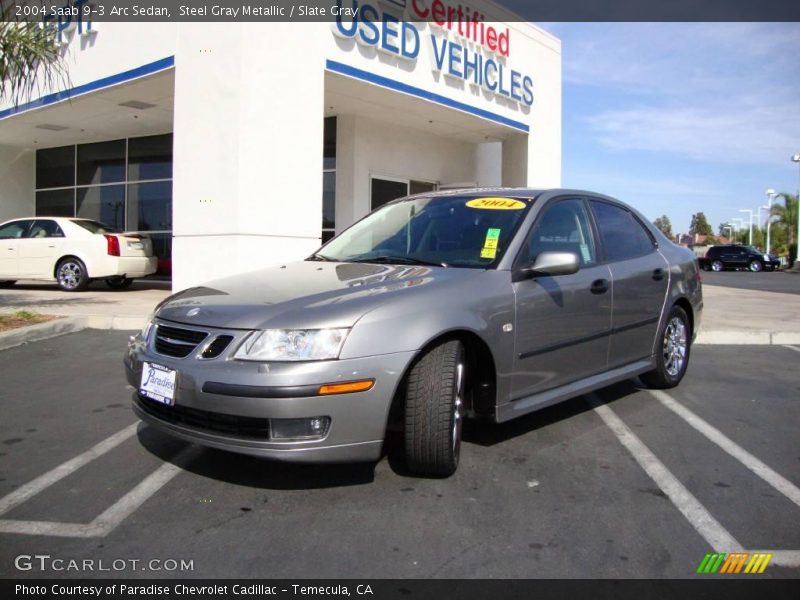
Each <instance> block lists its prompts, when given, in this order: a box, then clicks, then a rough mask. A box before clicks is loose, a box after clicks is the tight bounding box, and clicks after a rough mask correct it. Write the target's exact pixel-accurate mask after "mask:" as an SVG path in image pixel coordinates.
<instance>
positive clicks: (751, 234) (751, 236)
mask: <svg viewBox="0 0 800 600" xmlns="http://www.w3.org/2000/svg"><path fill="white" fill-rule="evenodd" d="M739 212H746V213H750V237H749V238H748V241H747V243H748V244H749V245H751V246H752V245H753V211H752V210H750V209H749V208H740V209H739Z"/></svg>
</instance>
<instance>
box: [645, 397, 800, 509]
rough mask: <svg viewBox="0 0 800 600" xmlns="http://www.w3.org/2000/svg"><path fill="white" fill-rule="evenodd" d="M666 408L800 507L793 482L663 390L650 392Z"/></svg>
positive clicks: (799, 490) (797, 492)
mask: <svg viewBox="0 0 800 600" xmlns="http://www.w3.org/2000/svg"><path fill="white" fill-rule="evenodd" d="M648 391H649V392H650V393H651V394H652V395H653V396H655V398H656V399H657V400H658V401H659V402H661V404H663V405H664V406H666V407H667V408H668V409H670V410H671V411H672V412H674V413H675V414H676V415H678V416H679V417H680V418H682V419H683V420H684V421H686V422H687V423H688V424H689V425H691V426H692V427H694V428H695V429H696V430H697V431H699V432H700V433H702V434H703V435H704V436H705V437H706V438H708V439H709V440H711V441H712V442H714V443H715V444H716V445H717V446H719V447H720V448H722V449H723V450H724V451H725V452H727V453H728V454H730V455H731V456H732V457H734V458H735V459H736V460H738V461H739V462H740V463H742V464H743V465H744V466H745V467H747V468H748V469H750V470H751V471H752V472H753V473H755V474H756V475H758V476H759V477H760V478H761V479H763V480H764V481H766V482H767V483H768V484H770V485H771V486H772V487H774V488H775V489H776V490H778V491H779V492H780V493H781V494H783V495H784V496H786V497H787V498H788V499H789V500H791V501H792V502H794V503H795V504H796V505H797V506H800V488H798V487H797V486H796V485H794V484H793V483H792V482H791V481H789V480H788V479H786V478H785V477H783V476H782V475H780V474H779V473H776V472H775V471H774V470H773V469H771V468H770V467H768V466H767V465H765V464H764V463H763V462H761V461H760V460H759V459H757V458H756V457H755V456H753V455H752V454H750V453H749V452H748V451H747V450H745V449H744V448H742V447H741V446H739V445H738V444H737V443H736V442H734V441H733V440H732V439H730V438H729V437H728V436H726V435H725V434H724V433H722V432H721V431H720V430H719V429H717V428H716V427H714V426H713V425H711V424H710V423H708V422H707V421H704V420H703V419H701V418H700V417H699V416H697V415H696V414H694V413H693V412H692V411H691V410H689V409H688V408H686V407H685V406H684V405H683V404H681V403H679V402H678V401H677V400H675V399H674V398H672V396H670V395H669V394H667V393H666V392H664V391H662V390H648Z"/></svg>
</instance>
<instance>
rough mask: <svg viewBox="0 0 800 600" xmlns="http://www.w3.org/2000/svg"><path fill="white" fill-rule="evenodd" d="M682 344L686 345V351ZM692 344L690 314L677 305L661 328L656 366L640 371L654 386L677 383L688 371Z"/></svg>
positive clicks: (670, 385) (669, 385) (643, 377)
mask: <svg viewBox="0 0 800 600" xmlns="http://www.w3.org/2000/svg"><path fill="white" fill-rule="evenodd" d="M679 345H680V346H682V348H683V351H682V352H681V350H680V348H679V347H678V346H679ZM691 348H692V329H691V326H690V324H689V317H687V316H686V311H684V310H683V309H682V308H681V307H680V306H673V307H672V309H671V310H670V311H669V315H668V316H667V318H666V319H665V320H664V323H662V325H661V328H660V329H659V331H658V338H657V345H656V368H655V369H653V370H652V371H648V372H647V373H645V374H644V375H640V377H639V378H640V379H641V380H642V382H643V383H644V384H645V385H647V386H648V387H651V388H657V389H667V388H673V387H675V386H676V385H678V384H679V383H680V382H681V379H683V376H684V375H685V374H686V367H688V366H689V354H690V353H691ZM681 358H682V360H680V359H681Z"/></svg>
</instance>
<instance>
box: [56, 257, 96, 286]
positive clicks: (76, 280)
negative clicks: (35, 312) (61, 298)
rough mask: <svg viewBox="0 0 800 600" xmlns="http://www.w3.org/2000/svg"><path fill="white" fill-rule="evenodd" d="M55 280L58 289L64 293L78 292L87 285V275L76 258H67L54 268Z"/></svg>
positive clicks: (84, 267) (84, 268)
mask: <svg viewBox="0 0 800 600" xmlns="http://www.w3.org/2000/svg"><path fill="white" fill-rule="evenodd" d="M56 280H57V281H58V287H60V288H61V289H62V290H64V291H65V292H79V291H81V290H85V289H86V286H88V285H89V275H88V273H86V266H85V265H84V264H83V261H81V260H80V259H78V258H74V257H68V258H65V259H63V260H62V261H61V262H60V263H58V266H57V267H56Z"/></svg>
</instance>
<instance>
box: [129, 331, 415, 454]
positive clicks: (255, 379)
mask: <svg viewBox="0 0 800 600" xmlns="http://www.w3.org/2000/svg"><path fill="white" fill-rule="evenodd" d="M237 341H238V340H234V342H232V343H231V348H233V347H234V346H235V345H236V344H237ZM231 352H232V350H231ZM228 354H229V353H228ZM412 358H413V352H402V353H394V354H386V355H381V356H373V357H367V358H355V359H348V360H331V361H314V362H296V363H275V362H273V363H255V362H245V361H237V360H232V359H231V358H230V357H229V356H226V355H223V356H220V357H219V358H218V359H212V360H203V359H198V358H196V357H194V356H189V357H187V358H173V357H170V356H164V355H161V354H158V353H156V352H155V351H154V350H153V348H152V346H151V345H147V344H145V343H144V342H143V341H142V340H141V338H140V337H139V336H136V338H134V340H133V341H132V342H131V344H130V346H129V349H128V353H127V355H126V357H125V369H126V374H127V378H128V382H129V383H130V384H131V385H132V386H133V387H134V388H135V389H136V391H135V392H134V394H133V409H134V412H135V413H136V414H137V415H138V416H139V417H140V418H141V419H142V420H144V421H145V422H147V423H150V424H152V425H154V426H155V427H157V428H158V429H160V430H162V431H164V432H166V433H168V434H170V435H173V436H176V437H179V438H181V439H184V440H187V441H190V442H194V443H198V444H202V445H206V446H210V447H214V448H219V449H222V450H229V451H232V452H239V453H243V454H250V455H256V456H263V457H267V458H274V459H279V460H288V461H296V462H349V461H368V460H376V459H377V458H379V457H380V454H381V448H382V445H383V440H384V437H385V432H386V424H387V419H388V415H389V408H390V406H391V401H392V398H393V397H394V394H395V393H396V391H397V387H398V384H399V382H400V379H401V378H402V376H403V373H404V372H405V369H406V367H407V365H408V364H409V362H410V361H411V359H412ZM143 361H147V362H151V363H156V364H159V365H162V366H165V367H168V368H170V369H174V370H175V371H177V382H176V390H175V400H174V408H173V407H170V406H167V405H163V404H160V403H156V402H154V401H152V400H148V399H146V398H142V397H141V396H140V395H139V392H138V388H139V385H140V382H141V376H142V362H143ZM360 379H374V380H375V384H374V386H373V387H372V389H370V390H368V391H365V392H356V393H347V394H335V395H326V396H320V395H316V390H318V389H319V386H320V385H323V384H330V383H340V382H346V381H353V380H360ZM237 386H238V389H239V390H242V391H240V392H237ZM220 392H221V393H220ZM236 393H241V394H244V395H231V394H236ZM294 394H297V395H294ZM313 417H328V418H330V425H329V427H328V430H327V433H326V434H325V435H324V437H322V438H320V439H307V440H291V441H284V440H280V441H279V440H275V439H272V438H271V436H270V435H269V434H266V435H257V436H255V435H251V433H250V431H251V429H248V428H247V427H243V428H242V429H241V431H243V432H244V433H240V430H239V429H237V425H236V424H237V422H239V421H241V422H243V423H244V422H246V423H247V424H250V423H253V422H255V421H257V420H259V419H264V420H267V419H300V418H313ZM220 423H222V425H220ZM265 427H266V429H267V430H269V424H266V426H265Z"/></svg>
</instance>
